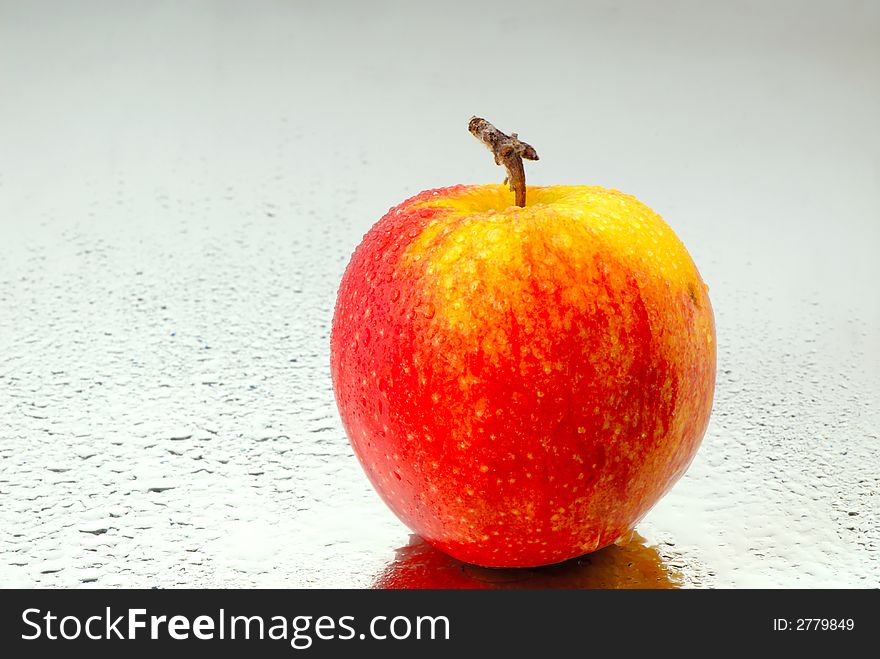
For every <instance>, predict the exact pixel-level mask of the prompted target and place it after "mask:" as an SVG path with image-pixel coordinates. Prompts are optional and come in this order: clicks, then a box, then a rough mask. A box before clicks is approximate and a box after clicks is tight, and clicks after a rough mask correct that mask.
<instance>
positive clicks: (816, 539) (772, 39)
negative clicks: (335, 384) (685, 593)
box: [0, 1, 880, 588]
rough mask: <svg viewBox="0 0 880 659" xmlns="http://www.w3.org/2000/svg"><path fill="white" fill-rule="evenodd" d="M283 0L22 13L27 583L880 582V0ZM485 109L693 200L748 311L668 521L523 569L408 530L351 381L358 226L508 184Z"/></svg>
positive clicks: (647, 523)
mask: <svg viewBox="0 0 880 659" xmlns="http://www.w3.org/2000/svg"><path fill="white" fill-rule="evenodd" d="M257 4H258V6H255V5H254V4H253V3H247V4H245V3H237V2H218V3H213V4H207V3H205V4H203V3H198V4H196V3H187V4H185V5H183V4H179V3H175V4H161V5H160V4H154V3H118V2H99V1H96V2H90V3H83V4H82V5H80V3H77V6H76V7H74V6H73V5H67V4H52V5H51V6H50V5H48V4H46V5H45V6H44V4H43V3H40V2H29V3H17V4H14V5H12V4H10V3H6V4H5V5H3V8H2V9H0V80H2V81H3V88H4V92H3V102H2V103H0V585H6V586H10V585H23V586H34V585H36V586H72V587H95V586H97V587H102V586H103V587H112V586H138V587H153V586H160V587H173V586H228V587H234V586H279V587H287V586H290V587H294V586H303V587H339V586H350V587H364V588H367V587H373V586H377V585H380V586H381V585H394V586H395V587H400V586H404V585H407V584H412V585H416V584H419V583H434V582H437V581H454V582H455V583H456V584H460V585H463V586H468V587H472V586H474V585H475V584H483V585H486V584H489V585H493V586H495V585H504V583H505V582H504V580H505V579H511V581H508V582H507V583H516V584H520V583H525V584H528V583H542V584H543V583H547V585H563V583H564V584H565V585H567V586H578V587H580V586H595V585H607V586H609V587H616V586H621V585H623V586H626V585H634V584H635V583H637V582H638V583H643V584H644V585H648V584H651V585H656V584H658V583H659V584H663V583H665V582H669V583H670V584H676V585H678V584H680V585H682V586H684V587H693V586H768V587H779V586H823V587H824V586H880V576H878V575H880V522H878V492H880V458H878V455H880V432H878V428H880V334H878V328H880V296H878V295H877V294H876V291H875V290H874V289H875V288H876V282H878V281H880V259H877V258H876V251H877V246H878V245H880V222H877V219H876V218H878V217H880V190H878V186H877V162H878V161H880V160H878V159H880V133H878V131H876V130H875V128H876V117H877V116H880V88H878V82H877V77H876V64H875V63H876V62H877V61H880V51H878V49H880V42H878V41H877V39H876V38H875V35H876V34H877V33H878V31H880V17H878V12H877V11H876V9H875V8H866V7H865V6H864V5H856V4H855V3H853V4H850V3H844V5H845V6H846V10H842V9H840V6H841V5H840V4H839V3H809V6H807V7H800V8H799V9H798V10H797V11H788V12H787V13H786V12H783V11H782V10H781V9H779V8H778V7H781V6H783V5H778V4H777V3H771V4H772V5H773V6H772V7H771V6H764V5H761V6H758V5H755V6H753V7H752V10H751V11H750V12H742V11H740V10H739V9H738V8H737V7H736V6H731V7H730V8H718V7H712V8H710V7H708V6H707V7H702V6H701V7H694V6H693V5H692V3H677V2H673V3H672V4H671V5H670V3H663V6H662V8H661V7H660V6H659V5H657V3H650V2H645V3H643V4H640V3H631V4H628V5H627V6H626V7H625V8H621V7H618V6H617V4H614V5H612V4H611V3H608V4H605V3H596V4H595V5H594V6H589V5H587V4H584V5H578V8H576V9H572V8H571V6H570V5H569V6H568V7H567V9H566V12H568V13H567V14H566V15H568V16H570V20H566V21H559V20H558V15H559V12H560V11H562V10H561V8H560V7H556V8H553V7H552V6H550V7H548V5H547V4H546V3H525V2H524V3H521V4H518V3H516V2H514V3H513V5H511V3H510V2H505V3H498V4H497V5H496V6H493V7H490V8H488V9H486V11H485V14H480V12H479V11H478V10H476V9H475V8H474V7H470V6H467V7H465V6H463V7H460V8H459V7H456V6H452V7H449V8H447V10H446V11H445V13H442V14H441V13H438V12H434V11H430V12H429V11H428V10H427V9H425V10H424V12H425V13H420V12H421V11H422V10H418V9H407V10H402V9H401V8H400V6H399V5H392V4H390V3H383V2H372V3H352V4H351V6H350V7H349V8H348V9H347V11H345V12H339V11H335V12H334V10H333V8H332V7H325V6H321V7H317V6H315V7H311V8H300V6H299V3H280V2H279V3H271V2H265V3H257ZM712 4H713V5H714V4H715V3H712ZM670 7H671V8H670ZM859 7H861V9H859ZM475 12H476V14H475ZM49 16H51V17H52V20H51V21H49V20H48V17H49ZM499 17H500V18H499ZM490 19H491V20H490ZM426 33H427V34H430V35H438V34H454V35H455V44H456V47H455V48H449V47H448V40H446V39H440V40H437V39H434V38H431V39H428V38H426V36H425V35H426ZM502 37H503V38H504V39H505V43H510V42H515V43H520V44H528V48H527V49H526V50H524V51H523V57H522V59H521V61H520V65H521V67H522V70H521V74H522V76H523V79H525V80H528V81H529V94H528V96H527V97H526V96H524V97H522V98H518V99H517V100H516V101H513V100H512V99H511V84H512V82H511V80H510V78H509V76H508V75H506V74H505V73H504V71H502V70H501V69H498V73H497V75H491V76H490V75H479V76H476V75H471V74H467V73H465V72H467V71H471V70H472V66H473V62H482V63H492V66H496V65H498V62H499V60H498V57H499V54H498V53H499V52H500V51H499V48H498V44H499V43H500V40H501V39H502ZM498 66H500V65H498ZM468 67H471V68H468ZM474 113H478V114H485V115H486V116H487V117H490V118H491V119H492V120H493V121H494V122H496V124H497V125H498V126H499V127H500V128H503V129H506V130H509V131H519V133H520V135H521V137H522V138H523V139H525V140H526V141H528V142H529V143H531V144H534V145H535V147H536V148H537V149H538V152H539V153H540V154H541V160H540V161H539V162H537V163H533V164H532V165H533V166H532V167H531V169H530V170H529V180H530V182H531V183H534V184H555V183H559V184H562V183H572V184H583V183H587V184H598V185H605V186H610V187H617V188H620V189H622V190H625V191H628V192H632V193H634V194H636V195H637V196H638V197H639V198H641V199H642V200H644V201H645V202H646V203H648V204H649V205H650V206H652V207H653V208H654V209H655V210H657V211H658V212H659V213H660V214H661V215H663V216H664V218H665V219H666V220H667V222H668V223H669V224H670V226H672V227H673V229H674V230H675V231H676V232H677V234H678V235H679V237H681V239H682V240H683V241H684V243H685V244H686V245H687V247H688V249H689V251H690V253H691V255H692V256H693V258H694V260H695V261H696V263H697V264H698V265H699V268H700V271H701V273H702V275H703V278H704V279H705V281H706V282H707V284H708V285H709V287H710V291H709V294H710V296H711V299H712V304H713V307H714V309H715V314H716V321H717V329H718V381H717V391H716V398H715V405H714V411H713V416H712V420H711V421H710V425H709V429H708V432H707V434H706V437H705V439H704V442H703V445H702V447H701V449H700V451H699V453H698V454H697V457H696V459H695V461H694V463H693V464H692V466H691V468H690V470H689V471H688V472H687V474H686V475H685V476H684V477H683V478H682V480H681V481H680V482H679V483H678V484H677V485H676V487H675V488H674V489H673V490H672V491H671V492H670V493H669V494H668V495H667V496H666V497H665V498H664V499H663V500H662V501H661V502H660V503H659V504H658V505H657V507H656V508H655V509H654V510H652V511H651V512H649V513H648V515H647V516H646V517H645V519H644V520H643V521H642V522H641V523H640V524H639V525H638V527H637V528H638V533H639V534H640V535H641V536H642V537H643V538H644V539H645V540H644V541H638V542H637V543H636V544H635V545H631V546H628V547H625V548H619V547H612V548H610V549H608V550H605V551H604V552H603V553H600V554H599V555H597V556H591V557H589V558H588V559H581V561H580V562H578V561H575V562H572V563H568V564H565V565H563V566H561V567H554V568H548V569H546V570H541V571H538V572H536V573H530V574H529V575H528V578H524V579H522V580H521V581H514V580H518V579H521V577H520V576H518V575H508V573H495V572H490V573H486V572H484V571H482V570H478V569H470V568H464V567H463V566H460V565H457V564H455V563H454V562H451V561H449V560H448V559H445V558H444V557H442V556H438V555H436V554H433V553H432V552H431V551H430V550H428V549H427V548H425V547H424V546H419V545H418V544H416V545H414V546H410V547H408V548H405V549H400V548H401V547H403V546H405V545H407V542H408V541H409V531H408V530H407V529H406V528H404V527H403V526H402V525H401V524H400V523H399V522H398V521H397V520H396V519H395V518H394V517H393V516H392V515H391V513H389V512H388V510H387V509H386V508H385V507H384V505H383V504H382V502H381V501H380V500H379V498H378V497H377V496H376V495H375V493H374V492H373V491H372V490H371V488H370V486H369V484H368V483H367V481H366V478H365V477H364V475H363V473H362V471H361V469H360V466H359V465H358V464H357V461H356V460H355V458H354V456H353V454H352V452H351V449H350V447H349V446H348V442H347V440H346V438H345V435H344V433H343V431H342V428H341V425H340V423H339V419H338V415H337V412H336V408H335V405H334V401H333V394H332V389H331V385H330V375H329V354H328V353H329V345H328V344H329V327H330V319H331V315H332V311H333V304H334V300H335V294H336V286H337V284H338V281H339V278H340V276H341V274H342V270H343V268H344V267H345V264H346V262H347V260H348V257H349V255H350V253H351V251H352V250H353V249H354V247H355V245H357V243H358V242H359V241H360V239H361V237H362V235H363V234H364V233H365V232H366V231H367V229H368V228H369V227H370V226H371V225H372V223H373V222H375V221H376V220H377V219H378V218H379V217H380V216H381V215H382V214H383V213H384V212H385V211H386V210H387V209H388V208H389V207H390V206H391V205H393V204H395V203H397V202H399V201H401V200H402V199H404V198H406V197H408V196H410V195H412V194H414V193H416V192H418V191H420V190H422V189H426V188H432V187H437V186H441V185H449V184H453V183H459V182H463V183H466V182H485V181H497V180H499V177H500V176H501V171H500V169H499V168H497V167H495V166H494V165H492V163H491V162H490V160H489V159H487V158H486V153H485V152H484V149H483V148H482V147H481V146H480V145H479V144H478V143H476V142H475V141H474V140H473V138H472V137H471V136H470V135H469V134H468V133H467V130H466V124H467V119H468V117H470V116H471V114H474ZM639 543H640V544H639ZM658 557H659V558H658ZM629 563H632V565H629ZM499 574H500V575H501V576H498V575H499ZM499 580H500V581H501V583H500V584H499V583H498V581H499ZM645 582H647V583H645ZM450 585H452V584H450Z"/></svg>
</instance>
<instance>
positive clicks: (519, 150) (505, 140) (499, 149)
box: [468, 117, 538, 208]
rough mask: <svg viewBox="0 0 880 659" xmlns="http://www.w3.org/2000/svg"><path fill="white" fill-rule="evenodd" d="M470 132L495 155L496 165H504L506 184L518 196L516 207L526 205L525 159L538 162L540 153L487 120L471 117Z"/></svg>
mask: <svg viewBox="0 0 880 659" xmlns="http://www.w3.org/2000/svg"><path fill="white" fill-rule="evenodd" d="M468 130H469V131H470V132H471V134H472V135H473V136H474V137H476V138H477V139H478V140H480V141H481V142H482V143H483V144H485V145H486V147H487V148H488V149H489V151H491V152H492V153H493V154H494V155H495V164H496V165H504V168H505V169H506V170H507V178H506V179H504V182H505V183H507V184H508V185H510V189H511V190H513V192H514V195H515V196H516V205H517V206H519V207H521V208H524V207H525V205H526V172H525V170H524V169H523V158H525V159H526V160H537V159H538V153H537V152H536V151H535V149H534V147H532V146H531V145H529V144H526V143H525V142H521V141H520V140H519V138H518V137H517V136H516V133H511V134H510V135H505V134H504V133H502V132H501V131H500V130H498V129H497V128H495V126H493V125H492V124H490V123H489V122H488V121H486V120H485V119H481V118H480V117H471V120H470V121H469V122H468Z"/></svg>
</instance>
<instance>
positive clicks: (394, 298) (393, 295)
mask: <svg viewBox="0 0 880 659" xmlns="http://www.w3.org/2000/svg"><path fill="white" fill-rule="evenodd" d="M398 298H400V291H399V290H397V289H396V288H395V289H394V290H393V291H391V301H392V302H397V300H398Z"/></svg>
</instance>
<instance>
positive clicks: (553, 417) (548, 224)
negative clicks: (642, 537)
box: [331, 185, 715, 567]
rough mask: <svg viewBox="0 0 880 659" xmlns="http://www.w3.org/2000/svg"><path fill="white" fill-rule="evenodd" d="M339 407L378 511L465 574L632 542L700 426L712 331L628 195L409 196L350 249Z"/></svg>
mask: <svg viewBox="0 0 880 659" xmlns="http://www.w3.org/2000/svg"><path fill="white" fill-rule="evenodd" d="M331 369H332V376H333V385H334V389H335V393H336V399H337V403H338V406H339V411H340V414H341V417H342V421H343V423H344V426H345V429H346V431H347V433H348V436H349V438H350V440H351V444H352V446H353V448H354V451H355V453H356V455H357V457H358V458H359V460H360V462H361V464H362V465H363V468H364V470H365V471H366V473H367V476H368V477H369V479H370V481H371V482H372V483H373V485H374V486H375V488H376V490H377V491H378V492H379V494H380V496H381V497H382V498H383V499H384V501H385V502H386V503H387V504H388V506H389V507H390V508H391V510H392V511H394V513H395V514H396V515H397V516H398V517H399V518H400V519H401V520H402V521H403V522H404V523H405V524H406V525H407V526H409V527H410V528H411V529H412V530H413V531H415V532H416V533H418V534H419V535H421V536H422V537H423V538H424V539H425V540H427V541H428V542H429V543H430V544H432V545H434V546H435V547H437V548H438V549H440V550H442V551H444V552H446V553H448V554H450V555H451V556H453V557H455V558H458V559H460V560H462V561H465V562H468V563H474V564H477V565H481V566H492V567H530V566H538V565H546V564H550V563H556V562H560V561H564V560H566V559H569V558H572V557H575V556H579V555H581V554H585V553H588V552H592V551H594V550H596V549H599V548H601V547H605V546H607V545H609V544H611V543H613V542H614V541H615V540H617V539H618V538H620V537H621V536H624V535H625V534H627V533H628V532H629V531H631V530H632V529H633V528H634V526H635V524H636V523H637V522H638V521H639V520H640V519H641V518H642V517H643V516H644V515H645V514H646V513H647V512H648V510H649V509H650V508H651V507H652V506H653V505H654V504H655V503H656V502H657V501H658V500H659V499H660V498H661V497H662V496H663V495H664V493H666V492H667V491H668V490H669V488H670V487H671V486H672V485H673V484H674V483H675V482H676V481H677V480H678V479H679V477H681V475H682V474H683V473H684V471H685V470H686V469H687V467H688V465H689V464H690V462H691V460H692V459H693V457H694V454H695V452H696V451H697V448H698V446H699V444H700V442H701V440H702V437H703V434H704V432H705V430H706V426H707V423H708V420H709V414H710V410H711V406H712V396H713V390H714V382H715V326H714V318H713V314H712V307H711V305H710V303H709V297H708V294H707V287H706V285H705V284H704V283H703V280H702V279H701V278H700V274H699V273H698V271H697V268H696V267H695V265H694V262H693V261H692V260H691V258H690V256H689V255H688V252H687V251H686V250H685V247H684V245H683V244H682V243H681V241H680V240H679V239H678V238H677V237H676V236H675V234H674V233H673V232H672V230H671V229H670V228H669V227H668V226H667V225H666V224H665V223H664V222H663V220H662V219H661V218H660V217H659V216H658V215H657V214H656V213H654V212H653V211H652V210H651V209H649V208H648V207H647V206H645V205H644V204H642V203H641V202H639V201H638V200H637V199H635V198H634V197H632V196H629V195H626V194H623V193H621V192H618V191H615V190H608V189H604V188H599V187H580V186H578V187H569V186H553V187H532V186H530V187H528V188H527V201H526V203H525V207H520V206H517V205H515V203H514V196H513V193H512V192H511V191H510V190H508V189H507V187H506V186H502V185H483V186H463V185H459V186H455V187H450V188H445V189H439V190H429V191H426V192H423V193H421V194H419V195H417V196H415V197H413V198H411V199H409V200H407V201H405V202H403V203H402V204H400V205H399V206H397V207H396V208H393V209H391V210H390V211H389V212H388V213H387V214H386V215H385V216H384V217H383V218H382V219H381V220H379V222H378V223H376V225H375V226H374V227H373V228H372V229H371V230H370V231H369V233H368V234H367V235H366V236H365V237H364V240H363V242H362V243H361V244H360V245H359V246H358V248H357V249H356V251H355V252H354V255H353V257H352V259H351V262H350V263H349V265H348V268H347V269H346V271H345V274H344V276H343V278H342V283H341V285H340V288H339V294H338V300H337V305H336V311H335V316H334V319H333V329H332V337H331Z"/></svg>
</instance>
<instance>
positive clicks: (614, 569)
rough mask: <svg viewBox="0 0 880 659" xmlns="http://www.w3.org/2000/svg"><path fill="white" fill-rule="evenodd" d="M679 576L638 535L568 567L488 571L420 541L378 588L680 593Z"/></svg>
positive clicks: (405, 550)
mask: <svg viewBox="0 0 880 659" xmlns="http://www.w3.org/2000/svg"><path fill="white" fill-rule="evenodd" d="M682 582H683V578H682V575H681V573H680V572H678V571H677V570H676V569H675V568H674V567H672V566H670V565H668V564H667V563H665V562H664V560H663V558H662V557H661V555H660V553H659V552H658V551H657V549H656V548H655V547H652V546H650V545H648V544H647V542H646V541H645V539H644V538H643V537H641V536H640V535H639V534H638V533H633V534H632V538H631V539H630V541H629V542H627V543H625V544H616V545H611V546H610V547H605V548H604V549H600V550H599V551H596V552H593V553H592V554H587V555H585V556H580V557H578V558H573V559H571V560H569V561H565V562H564V563H557V564H555V565H547V566H545V567H540V568H514V569H501V568H483V567H477V566H475V565H469V564H467V563H462V562H461V561H458V560H456V559H454V558H452V557H450V556H447V555H446V554H444V553H443V552H441V551H439V550H437V549H434V548H433V547H432V546H431V545H429V544H428V543H427V542H425V541H424V540H422V539H421V538H419V537H418V536H415V535H414V536H411V540H410V543H409V544H408V545H407V546H405V547H401V548H400V549H398V550H397V551H396V555H395V557H394V560H392V561H391V563H389V564H388V566H387V567H386V568H385V569H384V570H383V572H382V573H381V574H380V575H379V576H378V578H377V579H376V581H375V583H374V584H373V587H374V588H384V589H424V588H446V589H466V588H470V589H513V588H609V589H616V588H679V587H681V585H682Z"/></svg>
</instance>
